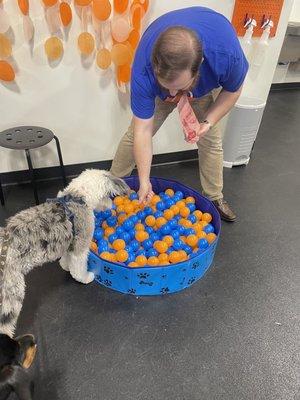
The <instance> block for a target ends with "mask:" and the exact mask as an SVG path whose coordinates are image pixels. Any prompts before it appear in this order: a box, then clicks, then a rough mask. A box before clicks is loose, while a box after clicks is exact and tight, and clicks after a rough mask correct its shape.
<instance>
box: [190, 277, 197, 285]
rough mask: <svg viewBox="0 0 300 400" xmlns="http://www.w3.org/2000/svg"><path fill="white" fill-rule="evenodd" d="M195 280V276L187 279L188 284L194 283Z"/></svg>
mask: <svg viewBox="0 0 300 400" xmlns="http://www.w3.org/2000/svg"><path fill="white" fill-rule="evenodd" d="M195 280H196V278H194V277H193V278H191V279H189V280H188V285H191V284H192V283H194V282H195Z"/></svg>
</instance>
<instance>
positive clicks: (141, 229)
mask: <svg viewBox="0 0 300 400" xmlns="http://www.w3.org/2000/svg"><path fill="white" fill-rule="evenodd" d="M135 230H136V231H144V230H145V227H144V225H143V224H141V223H140V222H139V223H137V224H136V225H135Z"/></svg>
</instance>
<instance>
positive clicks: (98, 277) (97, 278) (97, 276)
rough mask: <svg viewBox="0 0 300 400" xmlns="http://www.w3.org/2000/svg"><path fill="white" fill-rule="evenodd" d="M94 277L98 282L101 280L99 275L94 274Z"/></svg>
mask: <svg viewBox="0 0 300 400" xmlns="http://www.w3.org/2000/svg"><path fill="white" fill-rule="evenodd" d="M95 279H96V281H98V282H100V283H101V282H103V279H102V277H101V275H96V277H95Z"/></svg>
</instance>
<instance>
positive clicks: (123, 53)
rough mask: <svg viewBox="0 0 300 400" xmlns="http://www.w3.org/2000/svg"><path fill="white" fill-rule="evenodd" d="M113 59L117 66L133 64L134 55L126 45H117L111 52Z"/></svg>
mask: <svg viewBox="0 0 300 400" xmlns="http://www.w3.org/2000/svg"><path fill="white" fill-rule="evenodd" d="M111 59H112V61H113V63H114V64H115V65H117V66H120V65H125V64H131V62H132V59H133V54H132V52H131V51H130V49H129V47H128V46H126V45H125V44H121V43H118V44H115V45H114V46H113V48H112V50H111Z"/></svg>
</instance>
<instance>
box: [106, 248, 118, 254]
mask: <svg viewBox="0 0 300 400" xmlns="http://www.w3.org/2000/svg"><path fill="white" fill-rule="evenodd" d="M108 251H109V252H110V253H111V254H116V250H115V249H112V248H109V249H108Z"/></svg>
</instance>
